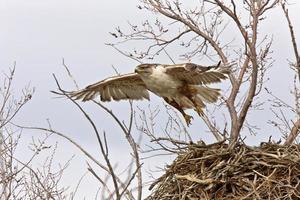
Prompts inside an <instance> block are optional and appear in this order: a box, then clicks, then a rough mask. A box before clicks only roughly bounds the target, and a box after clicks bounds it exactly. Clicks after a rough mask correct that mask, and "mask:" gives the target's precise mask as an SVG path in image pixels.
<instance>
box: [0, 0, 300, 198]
mask: <svg viewBox="0 0 300 200" xmlns="http://www.w3.org/2000/svg"><path fill="white" fill-rule="evenodd" d="M294 2H297V1H294ZM137 4H138V1H137V0H131V1H122V0H110V1H103V0H85V1H83V0H26V1H24V0H0V71H1V73H2V72H8V69H9V67H12V66H13V63H14V61H16V63H17V66H16V77H15V85H14V88H15V93H16V94H18V93H20V90H21V88H23V87H24V86H25V85H26V84H28V83H30V85H31V86H32V87H35V89H36V91H35V94H34V97H33V99H32V101H30V102H29V103H28V105H27V106H26V107H25V108H24V109H23V110H22V113H21V114H20V115H19V116H18V117H17V119H16V120H17V122H18V123H20V124H22V125H27V126H44V127H46V126H47V121H46V120H47V119H50V121H51V123H52V126H53V127H54V128H55V129H57V130H60V131H62V132H65V133H67V134H68V136H70V137H72V138H73V139H75V140H76V141H80V144H82V145H83V146H84V147H86V148H87V149H88V150H90V151H91V152H93V153H94V154H95V155H96V154H97V152H98V145H97V143H96V142H95V136H94V135H93V134H90V131H91V129H90V127H89V126H88V123H87V122H86V121H85V119H84V118H83V116H82V115H81V114H80V112H78V110H77V109H76V108H75V107H74V105H72V104H71V103H70V102H68V101H67V100H65V99H57V98H54V97H55V95H53V94H51V93H50V92H49V91H50V90H55V89H56V86H55V82H54V80H53V77H52V73H55V74H56V75H57V77H58V78H59V80H60V81H61V82H62V83H63V86H64V87H65V88H66V89H74V86H73V84H72V82H71V81H70V79H69V78H68V77H67V75H66V73H65V71H64V68H63V67H62V58H64V59H65V62H66V64H67V65H68V66H69V68H70V69H71V71H72V73H73V75H74V77H75V78H76V80H77V81H78V83H79V85H80V86H81V87H84V86H86V85H87V84H90V83H93V82H95V81H98V80H101V79H103V78H105V77H107V76H110V75H113V74H114V73H115V72H114V71H113V69H112V67H111V66H112V65H114V66H115V67H116V68H117V69H118V70H119V71H120V72H122V73H124V72H131V71H133V68H134V66H135V65H136V64H137V62H135V61H133V60H130V59H128V58H126V57H124V56H122V55H120V54H119V53H118V52H116V51H115V50H113V49H112V48H111V47H109V46H106V45H105V43H107V42H111V41H114V38H113V37H112V36H111V35H110V34H109V33H108V32H110V31H113V30H114V28H115V27H117V26H121V27H126V26H127V22H128V21H131V22H136V23H139V22H141V21H142V20H143V19H145V18H147V17H148V16H149V14H147V13H145V12H144V11H140V10H139V9H137V8H136V6H137ZM297 10H298V11H297ZM299 10H300V4H299V2H297V4H296V5H295V6H294V7H292V8H291V18H292V20H293V22H294V25H295V32H296V36H297V39H298V41H299V38H300V35H299V34H300V22H299V15H297V12H299ZM296 11H297V12H296ZM269 20H270V21H269V22H266V24H265V28H264V29H263V31H265V32H272V33H273V37H274V41H275V42H274V54H273V55H274V57H275V59H276V60H277V62H276V65H275V66H274V69H272V70H273V71H272V73H273V74H272V76H273V75H274V79H273V82H272V87H274V89H275V91H276V92H277V94H278V95H282V97H283V98H289V97H287V95H288V94H289V93H288V92H287V93H284V92H286V91H287V87H290V86H291V82H289V81H288V80H289V79H288V78H284V79H282V76H283V74H284V75H286V76H287V77H290V76H291V72H287V70H286V69H282V68H280V67H281V65H282V64H283V65H286V59H287V58H290V54H291V51H288V50H287V49H288V47H289V46H290V38H289V35H288V32H287V30H285V29H286V28H287V27H286V24H285V19H283V18H282V13H281V11H280V10H279V9H277V10H275V11H274V12H273V13H272V15H271V18H270V19H269ZM298 43H300V41H299V42H298ZM162 60H163V61H164V62H168V59H162ZM200 62H201V61H200ZM2 77H3V76H1V78H2ZM151 97H152V99H154V101H153V102H152V103H153V104H154V106H155V105H160V106H162V104H159V102H160V100H159V99H158V98H156V97H154V96H153V95H152V96H151ZM153 104H152V105H153ZM106 105H108V106H109V107H110V108H112V109H113V110H115V111H116V113H117V114H118V116H120V117H121V118H122V119H124V120H126V119H127V118H126V116H127V115H126V114H127V113H128V103H126V102H123V103H109V104H106ZM138 105H140V106H145V108H146V107H147V105H148V103H138ZM85 107H86V108H87V109H88V111H91V112H95V111H94V109H96V108H95V106H91V105H88V103H87V105H85ZM265 112H267V111H262V112H261V113H260V117H256V116H255V117H253V121H255V119H256V120H257V121H259V122H258V123H261V124H264V125H263V127H262V129H263V130H264V131H266V132H268V130H269V128H270V127H269V125H267V123H266V120H263V121H262V119H264V118H266V117H265V116H263V117H262V115H263V113H265ZM93 117H95V120H96V121H98V122H99V124H98V125H99V127H100V129H101V131H104V130H106V131H107V134H110V135H109V142H110V144H111V147H112V148H111V154H112V155H118V156H119V157H115V161H117V160H118V158H121V157H123V154H124V155H125V154H126V155H127V153H128V152H127V150H128V149H127V146H126V145H125V143H124V138H123V137H122V136H121V134H120V130H119V129H118V128H117V126H116V125H114V123H113V120H112V119H111V118H109V117H108V116H107V115H106V114H104V113H103V112H102V111H99V112H96V113H94V114H93ZM195 117H197V116H196V115H195ZM201 129H203V126H202V125H199V124H197V122H194V123H193V126H192V127H191V129H190V130H191V131H195V130H196V131H198V130H201ZM273 131H276V130H275V129H273V130H272V132H273ZM37 134H39V133H37ZM270 134H271V132H268V134H261V135H260V136H259V138H260V139H264V140H265V139H267V138H268V137H269V136H270ZM274 135H275V138H276V137H277V138H278V137H279V135H278V134H277V136H276V134H274ZM30 137H31V135H30V134H29V133H28V135H26V134H24V136H23V137H22V138H24V139H23V140H24V141H27V140H28V139H29V138H30ZM249 137H250V138H251V136H249ZM200 138H202V139H207V140H208V141H212V140H211V138H208V134H206V133H203V135H202V136H201V137H200ZM52 139H53V141H56V140H59V152H60V153H59V155H58V160H66V159H69V158H70V157H71V156H72V155H73V154H79V153H78V152H77V151H76V149H75V148H74V147H73V146H72V145H71V144H69V143H67V142H65V141H63V140H61V139H60V138H56V137H53V138H52ZM251 142H252V143H253V144H259V141H257V140H256V141H255V140H254V139H253V138H252V140H250V143H251ZM85 167H86V165H85V162H84V159H82V157H80V154H79V156H76V157H75V159H74V160H73V164H72V167H70V170H69V174H67V176H66V183H70V182H72V180H74V179H76V180H77V179H78V178H79V177H80V175H81V174H83V173H84V169H85ZM146 168H150V166H149V165H146ZM96 189H97V188H91V187H84V189H83V190H84V191H81V196H78V199H81V198H82V196H84V195H88V194H95V192H96ZM91 197H93V195H91V196H90V198H91Z"/></svg>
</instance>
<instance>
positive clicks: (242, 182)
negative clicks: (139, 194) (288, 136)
mask: <svg viewBox="0 0 300 200" xmlns="http://www.w3.org/2000/svg"><path fill="white" fill-rule="evenodd" d="M153 187H154V189H153V191H152V195H150V196H149V197H148V198H146V199H147V200H154V199H155V200H157V199H159V200H175V199H176V200H177V199H178V200H179V199H180V200H188V199H189V200H196V199H222V200H226V199H230V200H232V199H251V200H252V199H300V145H291V146H282V145H278V144H272V143H262V144H261V145H260V146H259V147H249V146H246V145H244V144H237V145H236V146H235V147H234V148H231V149H230V148H229V147H228V145H227V144H224V143H216V144H212V145H197V144H191V145H190V146H189V147H188V148H187V150H185V151H184V152H182V153H181V154H179V156H178V157H177V158H176V159H175V161H174V162H173V163H172V164H171V165H170V166H167V168H166V172H165V174H164V175H163V176H162V177H160V178H159V179H158V180H157V181H156V182H154V183H153V184H152V185H151V186H150V188H151V189H152V188H153Z"/></svg>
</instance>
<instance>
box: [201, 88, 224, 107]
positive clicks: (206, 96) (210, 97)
mask: <svg viewBox="0 0 300 200" xmlns="http://www.w3.org/2000/svg"><path fill="white" fill-rule="evenodd" d="M220 95H221V93H220V89H216V88H209V87H204V86H197V97H199V98H200V99H201V100H202V101H204V102H206V103H214V102H216V101H217V100H218V98H219V96H220Z"/></svg>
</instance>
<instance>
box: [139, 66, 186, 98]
mask: <svg viewBox="0 0 300 200" xmlns="http://www.w3.org/2000/svg"><path fill="white" fill-rule="evenodd" d="M165 72H166V69H165V68H164V67H163V66H161V65H158V66H157V67H156V68H153V73H152V74H151V75H150V76H147V77H142V79H143V81H144V82H145V84H146V85H147V88H148V89H149V90H151V91H152V92H154V93H156V94H157V95H159V96H163V97H169V96H173V95H174V94H176V93H177V88H178V87H179V86H181V85H182V82H181V81H179V80H178V79H176V78H174V77H173V76H170V75H169V74H166V73H165Z"/></svg>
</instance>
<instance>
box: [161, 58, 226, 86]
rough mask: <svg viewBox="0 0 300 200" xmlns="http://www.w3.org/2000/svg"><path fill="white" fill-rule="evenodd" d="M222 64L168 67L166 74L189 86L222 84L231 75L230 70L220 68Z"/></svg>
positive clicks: (187, 64)
mask: <svg viewBox="0 0 300 200" xmlns="http://www.w3.org/2000/svg"><path fill="white" fill-rule="evenodd" d="M219 66H220V62H219V63H218V64H217V65H214V66H208V67H204V66H201V65H197V64H193V63H186V64H180V65H167V66H166V73H168V74H170V75H172V76H174V77H176V78H178V79H179V80H182V81H185V82H186V83H188V84H194V85H198V84H210V83H217V82H221V80H223V79H226V78H227V76H226V74H228V73H229V69H228V68H220V67H219Z"/></svg>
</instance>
